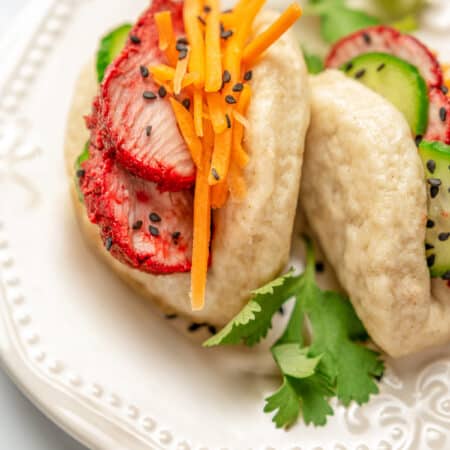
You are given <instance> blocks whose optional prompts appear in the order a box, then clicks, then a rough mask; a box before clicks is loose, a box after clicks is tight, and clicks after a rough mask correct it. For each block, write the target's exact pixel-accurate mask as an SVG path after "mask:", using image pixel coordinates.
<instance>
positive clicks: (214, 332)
mask: <svg viewBox="0 0 450 450" xmlns="http://www.w3.org/2000/svg"><path fill="white" fill-rule="evenodd" d="M208 331H209V332H210V333H211V334H212V335H214V334H216V333H217V328H216V327H215V326H214V325H208Z"/></svg>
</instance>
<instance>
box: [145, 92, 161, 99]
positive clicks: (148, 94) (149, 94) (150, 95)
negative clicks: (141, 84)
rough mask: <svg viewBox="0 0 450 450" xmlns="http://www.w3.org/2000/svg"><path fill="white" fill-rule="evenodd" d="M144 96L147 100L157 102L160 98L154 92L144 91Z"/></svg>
mask: <svg viewBox="0 0 450 450" xmlns="http://www.w3.org/2000/svg"><path fill="white" fill-rule="evenodd" d="M142 96H143V97H144V98H145V100H156V99H157V98H158V97H157V95H156V94H155V93H154V92H152V91H144V93H143V94H142Z"/></svg>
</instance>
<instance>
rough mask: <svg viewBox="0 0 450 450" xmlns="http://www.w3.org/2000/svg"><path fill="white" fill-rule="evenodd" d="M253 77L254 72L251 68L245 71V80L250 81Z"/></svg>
mask: <svg viewBox="0 0 450 450" xmlns="http://www.w3.org/2000/svg"><path fill="white" fill-rule="evenodd" d="M252 78H253V72H252V71H251V70H248V71H247V72H245V74H244V80H245V81H250V80H251V79H252Z"/></svg>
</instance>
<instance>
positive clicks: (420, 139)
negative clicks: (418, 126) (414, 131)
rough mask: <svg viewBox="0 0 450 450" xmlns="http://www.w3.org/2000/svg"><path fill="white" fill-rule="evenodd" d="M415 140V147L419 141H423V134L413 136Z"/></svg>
mask: <svg viewBox="0 0 450 450" xmlns="http://www.w3.org/2000/svg"><path fill="white" fill-rule="evenodd" d="M415 141H416V145H417V147H418V146H419V145H420V144H421V142H422V141H423V136H422V135H421V134H418V135H417V136H416V138H415Z"/></svg>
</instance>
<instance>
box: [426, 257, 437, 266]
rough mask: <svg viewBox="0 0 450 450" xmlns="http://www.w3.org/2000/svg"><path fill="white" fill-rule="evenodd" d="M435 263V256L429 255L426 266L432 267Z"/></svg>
mask: <svg viewBox="0 0 450 450" xmlns="http://www.w3.org/2000/svg"><path fill="white" fill-rule="evenodd" d="M435 261H436V255H430V256H429V257H428V258H427V265H428V267H433V266H434V263H435Z"/></svg>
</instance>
